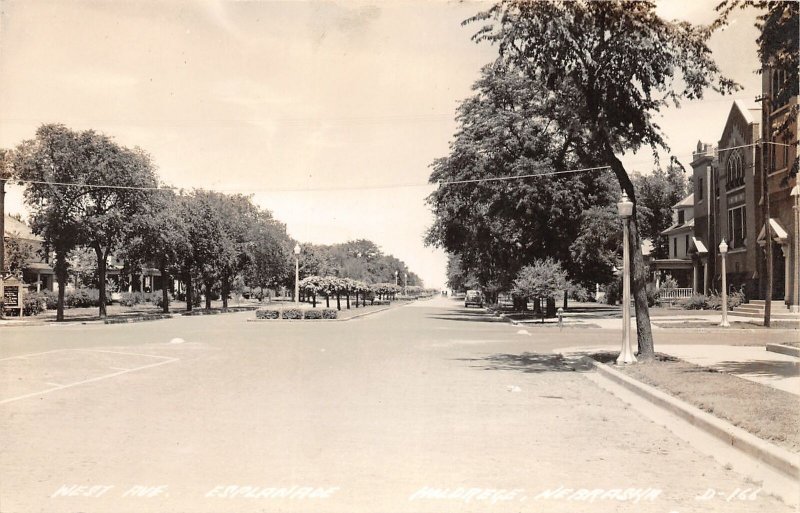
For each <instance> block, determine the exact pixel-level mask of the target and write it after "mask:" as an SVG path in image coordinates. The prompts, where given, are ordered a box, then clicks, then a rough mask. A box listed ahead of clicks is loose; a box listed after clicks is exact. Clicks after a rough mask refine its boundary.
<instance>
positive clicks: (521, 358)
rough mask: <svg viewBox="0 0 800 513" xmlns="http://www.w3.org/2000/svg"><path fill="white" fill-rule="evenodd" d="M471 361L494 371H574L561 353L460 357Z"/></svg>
mask: <svg viewBox="0 0 800 513" xmlns="http://www.w3.org/2000/svg"><path fill="white" fill-rule="evenodd" d="M457 360H459V361H464V362H471V363H472V367H474V368H476V369H481V370H492V371H497V370H500V371H520V372H525V373H540V372H573V371H574V369H573V368H572V367H571V366H570V365H569V362H567V361H566V360H564V357H563V356H562V355H560V354H542V353H522V354H493V355H488V356H486V357H484V358H458V359H457Z"/></svg>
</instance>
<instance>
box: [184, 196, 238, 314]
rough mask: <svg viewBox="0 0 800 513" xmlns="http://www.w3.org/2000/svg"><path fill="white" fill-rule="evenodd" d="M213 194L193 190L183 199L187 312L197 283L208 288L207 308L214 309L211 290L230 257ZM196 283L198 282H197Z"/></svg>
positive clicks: (191, 304)
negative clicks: (185, 228)
mask: <svg viewBox="0 0 800 513" xmlns="http://www.w3.org/2000/svg"><path fill="white" fill-rule="evenodd" d="M216 194H218V193H214V192H210V191H206V190H203V189H196V190H193V191H192V192H191V193H189V194H186V195H182V196H180V204H181V212H180V215H181V216H182V217H183V219H184V220H185V222H186V226H187V227H188V240H189V247H190V248H191V249H190V251H188V252H187V253H186V254H185V255H184V258H183V261H182V262H181V266H180V268H181V275H182V276H183V281H184V283H185V284H186V309H187V310H188V311H191V310H192V308H193V306H194V305H193V303H194V294H195V293H196V287H195V284H196V283H197V284H199V285H200V286H203V287H205V293H206V308H207V309H208V308H211V292H212V287H213V286H214V284H215V283H216V281H217V280H218V279H219V276H220V269H221V267H222V265H223V264H222V261H223V259H225V258H226V257H227V251H228V248H226V244H227V241H226V236H225V227H224V226H223V222H222V220H221V219H220V216H219V215H217V211H216V210H215V208H216V206H217V204H218V200H217V198H216V196H215V195H216ZM195 280H199V283H198V281H195Z"/></svg>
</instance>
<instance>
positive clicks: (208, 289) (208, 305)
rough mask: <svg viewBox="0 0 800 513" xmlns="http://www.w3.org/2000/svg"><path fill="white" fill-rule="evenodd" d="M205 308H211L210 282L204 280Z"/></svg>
mask: <svg viewBox="0 0 800 513" xmlns="http://www.w3.org/2000/svg"><path fill="white" fill-rule="evenodd" d="M205 285H206V310H211V286H212V284H211V282H210V281H206V283H205Z"/></svg>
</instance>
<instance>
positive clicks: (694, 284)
mask: <svg viewBox="0 0 800 513" xmlns="http://www.w3.org/2000/svg"><path fill="white" fill-rule="evenodd" d="M699 274H700V266H699V265H697V260H695V261H694V262H692V294H697V279H698V278H699V276H698V275H699Z"/></svg>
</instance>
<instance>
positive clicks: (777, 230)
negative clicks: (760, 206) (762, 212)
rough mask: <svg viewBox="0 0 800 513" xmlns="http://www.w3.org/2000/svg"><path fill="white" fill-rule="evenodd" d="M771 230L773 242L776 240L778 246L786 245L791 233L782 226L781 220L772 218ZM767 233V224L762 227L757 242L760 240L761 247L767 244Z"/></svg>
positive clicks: (770, 222) (770, 221)
mask: <svg viewBox="0 0 800 513" xmlns="http://www.w3.org/2000/svg"><path fill="white" fill-rule="evenodd" d="M769 228H770V230H771V231H772V240H774V241H775V242H777V243H778V244H785V243H786V241H788V240H789V233H788V232H787V231H786V229H785V228H784V227H783V226H782V225H781V222H780V220H778V219H775V218H774V217H771V218H770V220H769ZM766 231H767V225H766V223H765V224H764V226H763V227H761V231H760V232H759V233H758V239H757V240H758V244H759V245H760V246H763V245H765V244H766V241H765V240H764V237H765V235H766V233H765V232H766Z"/></svg>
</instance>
